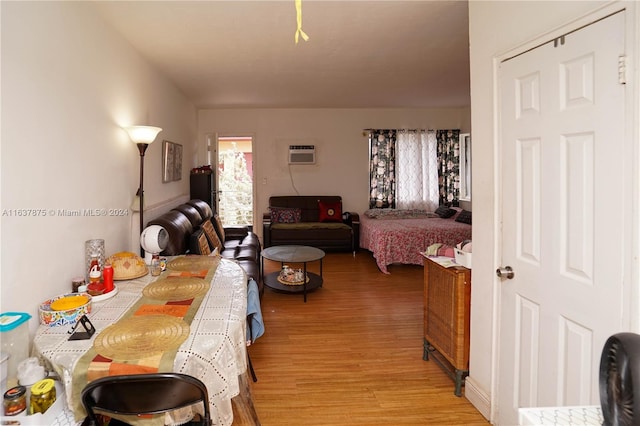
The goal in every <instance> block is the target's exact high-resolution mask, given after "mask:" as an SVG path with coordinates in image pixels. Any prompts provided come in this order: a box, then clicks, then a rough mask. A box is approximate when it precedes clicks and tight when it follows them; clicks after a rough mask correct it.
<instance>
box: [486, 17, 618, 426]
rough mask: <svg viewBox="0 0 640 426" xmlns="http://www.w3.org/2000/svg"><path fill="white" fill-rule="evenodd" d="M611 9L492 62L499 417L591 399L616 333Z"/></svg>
mask: <svg viewBox="0 0 640 426" xmlns="http://www.w3.org/2000/svg"><path fill="white" fill-rule="evenodd" d="M624 25H625V24H624V13H623V12H622V13H618V14H616V15H613V16H610V17H608V18H606V19H603V20H601V21H598V22H595V23H593V24H591V25H589V26H587V27H585V28H582V29H580V30H578V31H575V32H573V33H570V34H567V35H566V36H565V37H563V38H562V39H559V40H557V42H556V43H553V42H550V43H547V44H544V45H542V46H540V47H538V48H536V49H534V50H531V51H529V52H527V53H525V54H523V55H520V56H517V57H515V58H513V59H510V60H508V61H506V62H504V63H503V64H502V65H501V69H500V76H499V78H500V90H501V93H500V101H501V107H500V109H501V140H502V153H501V154H502V175H501V176H502V195H503V197H502V199H503V204H502V220H503V223H502V225H503V227H502V265H501V266H507V265H508V266H511V267H512V268H513V270H514V272H515V277H514V279H512V280H505V281H503V282H502V283H501V286H502V287H501V308H500V311H501V319H500V353H499V357H500V359H499V362H498V365H499V372H498V375H499V378H498V417H499V418H498V423H499V424H504V425H512V424H517V409H518V408H519V407H531V406H562V405H591V404H598V403H599V396H598V367H599V360H600V352H601V350H602V346H603V345H604V342H605V341H606V339H607V338H608V337H609V336H610V335H611V334H614V333H616V332H619V331H621V329H622V326H623V322H622V316H623V304H622V303H623V300H622V299H623V298H622V295H623V283H624V276H623V275H624V272H623V271H624V259H623V256H622V253H624V242H625V238H626V237H625V235H626V234H628V232H627V233H626V234H625V221H624V212H623V211H621V210H622V209H619V208H618V209H617V208H615V206H617V205H620V201H621V200H623V199H624V198H625V197H626V196H628V194H629V192H628V186H626V185H625V184H624V182H625V179H627V180H628V176H629V174H628V170H627V169H625V168H624V167H621V160H620V157H621V156H623V157H624V156H625V154H624V148H625V143H624V125H625V122H624V117H625V90H624V85H621V84H619V82H618V55H620V54H623V53H624Z"/></svg>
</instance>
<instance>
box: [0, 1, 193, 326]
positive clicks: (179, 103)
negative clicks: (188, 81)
mask: <svg viewBox="0 0 640 426" xmlns="http://www.w3.org/2000/svg"><path fill="white" fill-rule="evenodd" d="M0 7H1V19H2V21H1V24H2V26H1V36H2V52H1V60H2V63H1V66H2V68H1V71H2V74H1V78H2V80H1V81H2V116H1V118H2V129H1V141H2V151H1V152H2V158H1V165H2V167H1V179H2V180H1V184H2V193H1V207H0V208H1V210H2V213H3V215H2V222H1V224H2V226H1V232H2V234H1V240H2V242H1V252H0V253H1V264H0V268H1V273H0V286H1V288H2V289H1V296H2V297H1V300H0V306H1V310H2V312H6V311H23V312H28V313H30V314H32V315H33V317H34V319H32V320H31V321H30V326H31V329H32V330H33V329H34V328H35V326H36V325H37V324H38V318H37V308H38V304H39V303H40V302H41V301H43V300H45V299H47V298H49V297H52V296H55V295H58V294H61V293H64V292H67V291H69V290H70V289H71V278H72V277H74V276H78V275H83V274H84V262H85V259H84V242H85V240H87V239H90V238H104V239H105V244H106V251H107V255H109V254H112V253H114V252H116V251H121V250H130V251H137V249H138V247H137V245H135V241H136V240H137V237H135V234H136V233H137V228H138V225H137V223H138V217H137V216H134V215H133V213H132V212H131V211H129V210H128V208H129V206H130V205H131V201H132V199H133V197H134V194H135V192H136V190H137V187H138V181H139V158H140V157H139V154H138V149H137V147H136V146H135V145H134V144H133V143H131V141H130V140H129V138H128V136H127V135H126V133H125V132H124V130H122V127H125V126H128V125H134V124H150V125H156V126H159V127H162V128H163V129H164V130H163V132H161V133H160V135H159V136H158V138H157V139H156V142H155V143H153V144H152V145H151V146H149V149H148V150H147V154H146V160H145V196H146V200H147V206H151V207H152V206H154V205H155V206H163V205H164V204H165V202H166V201H167V200H169V202H171V200H174V199H176V198H179V197H181V196H187V197H188V192H189V178H188V175H189V170H190V168H191V167H192V166H193V165H195V152H196V150H195V143H196V125H195V120H196V112H195V108H194V107H193V105H191V104H190V103H189V102H188V101H187V100H186V99H185V97H184V96H183V95H182V94H181V93H180V92H178V91H177V90H176V88H175V87H174V86H173V85H172V84H171V83H170V82H169V81H168V80H167V79H166V78H165V77H164V76H162V75H160V74H159V73H158V72H157V71H156V70H154V69H153V68H151V67H150V66H149V64H148V63H147V62H146V61H145V60H144V59H143V58H142V57H141V55H140V54H139V53H138V52H136V51H135V50H133V48H132V47H131V46H130V45H129V44H128V42H126V41H125V40H124V39H122V38H121V37H120V36H119V35H118V34H117V33H116V32H115V31H113V30H112V29H110V28H109V27H107V26H106V25H105V24H104V23H103V22H102V20H101V19H100V18H98V17H97V15H96V14H95V13H94V11H93V6H92V5H91V3H89V2H2V3H1V4H0ZM158 30H161V29H158ZM162 139H168V140H171V141H173V142H177V143H181V144H183V146H184V147H183V149H184V165H183V167H184V168H185V169H184V170H183V176H186V178H183V180H182V181H180V182H174V183H170V184H163V183H162V177H161V176H162V175H161V161H162V155H161V152H162V150H161V146H162V143H161V141H162ZM89 208H93V209H124V210H125V211H126V215H125V216H99V217H89V216H84V215H82V216H80V217H62V216H60V214H59V212H58V210H59V209H68V210H75V209H89ZM21 209H35V211H34V213H36V212H37V213H38V214H43V213H46V217H42V216H39V217H34V216H24V215H22V216H16V214H20V213H21ZM23 214H24V213H23ZM150 216H151V215H149V217H145V219H151V217H150Z"/></svg>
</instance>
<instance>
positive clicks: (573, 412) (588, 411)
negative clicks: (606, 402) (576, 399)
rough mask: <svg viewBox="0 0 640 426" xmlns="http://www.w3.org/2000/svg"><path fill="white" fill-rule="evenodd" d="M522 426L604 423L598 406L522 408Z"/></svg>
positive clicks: (572, 425)
mask: <svg viewBox="0 0 640 426" xmlns="http://www.w3.org/2000/svg"><path fill="white" fill-rule="evenodd" d="M518 412H519V416H520V425H522V426H524V425H536V426H539V425H553V426H596V425H598V426H600V425H602V424H603V422H604V417H603V416H602V409H601V408H600V407H599V406H597V405H593V406H572V407H533V408H520V409H519V410H518Z"/></svg>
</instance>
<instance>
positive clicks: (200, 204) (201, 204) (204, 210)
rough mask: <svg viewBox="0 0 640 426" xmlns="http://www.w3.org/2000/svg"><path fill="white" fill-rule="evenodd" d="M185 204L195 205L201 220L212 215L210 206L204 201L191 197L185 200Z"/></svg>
mask: <svg viewBox="0 0 640 426" xmlns="http://www.w3.org/2000/svg"><path fill="white" fill-rule="evenodd" d="M187 204H189V205H191V206H193V207H195V208H196V209H197V210H198V212H199V213H200V216H202V220H206V219H211V217H212V216H213V211H212V210H211V206H209V204H207V202H206V201H202V200H197V199H193V200H189V201H187Z"/></svg>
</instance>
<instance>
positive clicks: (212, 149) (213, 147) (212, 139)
mask: <svg viewBox="0 0 640 426" xmlns="http://www.w3.org/2000/svg"><path fill="white" fill-rule="evenodd" d="M228 137H239V138H251V156H252V158H253V161H252V162H251V175H252V176H253V179H252V182H251V192H252V194H251V203H252V204H253V214H252V223H251V225H252V226H253V229H256V223H258V222H257V219H258V215H257V213H256V200H257V194H256V191H257V188H258V186H257V182H256V163H257V161H258V158H257V155H256V149H255V143H256V135H255V133H250V132H225V133H207V134H206V135H205V143H206V148H207V157H208V158H207V161H208V162H209V164H211V167H212V169H213V173H214V176H215V191H216V195H215V203H216V211H218V190H219V189H220V188H219V185H220V180H219V179H218V150H219V149H218V139H219V138H228Z"/></svg>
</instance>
